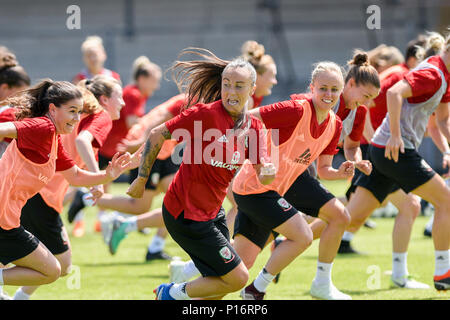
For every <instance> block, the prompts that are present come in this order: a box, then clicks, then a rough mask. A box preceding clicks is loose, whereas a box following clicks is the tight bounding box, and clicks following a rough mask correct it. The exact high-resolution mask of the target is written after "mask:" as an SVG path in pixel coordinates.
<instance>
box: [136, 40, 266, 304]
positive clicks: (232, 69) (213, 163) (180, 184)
mask: <svg viewBox="0 0 450 320" xmlns="http://www.w3.org/2000/svg"><path fill="white" fill-rule="evenodd" d="M183 54H194V55H198V56H199V57H201V58H203V59H202V60H194V61H177V62H176V63H175V64H174V66H173V70H174V72H175V74H174V77H175V81H176V82H177V84H178V85H179V87H182V86H183V85H187V88H188V89H187V92H188V93H189V94H188V105H191V104H192V103H194V102H197V101H199V100H200V99H201V101H203V102H204V103H197V104H196V105H194V106H192V107H190V108H188V109H187V110H185V111H183V112H182V114H181V115H179V116H177V117H175V118H173V119H172V120H169V121H167V122H166V123H164V124H162V125H160V126H158V127H156V128H154V129H153V130H152V131H151V133H150V136H149V140H148V142H147V143H146V147H145V151H144V157H143V160H142V161H141V166H140V167H139V177H138V178H137V179H136V180H135V181H134V182H133V183H132V185H131V186H130V188H129V191H128V194H130V195H131V196H133V197H141V196H142V194H143V192H144V190H145V184H146V182H147V179H148V177H149V175H150V170H151V167H152V165H153V163H154V161H155V159H156V155H157V154H158V152H159V149H160V148H161V145H162V143H163V141H164V140H165V139H168V138H170V137H171V136H172V135H173V138H176V139H177V140H178V141H180V140H182V139H183V140H186V142H187V146H186V149H185V151H184V155H183V162H182V164H181V166H180V169H179V170H178V172H177V174H176V176H175V178H174V180H173V181H172V183H171V184H170V186H169V189H168V191H167V193H166V195H165V197H164V202H163V218H164V223H165V225H166V227H167V230H168V231H169V233H170V235H171V236H172V238H173V239H174V240H175V241H176V242H177V243H178V244H179V245H180V246H181V247H182V248H183V249H184V250H185V251H186V252H187V253H188V254H189V255H190V256H191V258H192V260H193V261H194V263H195V265H196V267H197V268H198V269H199V270H200V272H201V274H202V276H201V277H199V278H197V279H196V280H193V281H189V282H184V283H181V284H174V283H170V284H161V285H160V286H158V287H157V288H156V289H155V293H156V295H157V299H161V300H173V299H176V300H181V299H190V298H219V297H221V296H223V295H225V294H227V293H230V292H234V291H237V290H240V289H241V288H243V287H244V286H245V284H246V282H247V280H248V271H247V268H246V267H245V265H244V263H243V262H242V261H241V259H240V257H239V255H238V254H237V253H236V251H235V250H234V248H233V247H232V246H231V244H230V242H229V232H228V228H227V226H226V221H225V213H224V210H223V208H222V207H221V206H222V202H223V200H224V198H225V196H226V193H227V188H228V185H229V183H230V181H231V180H232V178H233V176H234V174H235V172H236V170H237V169H239V167H240V166H241V165H242V162H243V161H244V160H245V159H249V158H250V159H252V162H253V163H254V165H255V166H257V171H258V173H259V178H260V179H261V181H262V182H263V183H270V182H271V181H272V180H273V178H274V165H273V164H271V163H267V162H265V161H264V160H261V159H260V158H262V157H263V156H264V153H263V151H261V152H259V151H260V150H259V149H264V144H263V143H262V142H261V141H260V139H259V136H260V132H261V130H262V125H261V123H260V122H259V121H258V120H257V119H255V118H253V117H251V116H249V115H248V113H247V108H248V100H249V99H250V98H251V96H252V95H253V94H254V91H255V82H256V71H255V69H254V68H253V66H252V65H251V64H250V63H248V62H247V61H245V60H244V59H242V58H237V59H235V60H233V61H231V62H229V61H224V60H221V59H219V58H217V57H216V56H215V55H213V54H212V53H211V52H209V51H207V50H204V49H191V50H185V51H183ZM220 98H221V99H220ZM211 101H215V102H211ZM199 126H201V128H199ZM199 129H200V130H199ZM203 133H205V134H206V138H205V136H204V135H203ZM199 135H201V136H199ZM211 140H212V141H211ZM246 141H248V143H247V144H246V143H245V142H246ZM255 142H256V143H255ZM258 142H259V143H258ZM246 145H248V147H247V146H246ZM255 149H256V150H255Z"/></svg>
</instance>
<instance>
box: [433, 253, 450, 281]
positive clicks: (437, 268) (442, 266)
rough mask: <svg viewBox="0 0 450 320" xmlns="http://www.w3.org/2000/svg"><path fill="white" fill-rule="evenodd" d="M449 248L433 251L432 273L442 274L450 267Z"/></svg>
mask: <svg viewBox="0 0 450 320" xmlns="http://www.w3.org/2000/svg"><path fill="white" fill-rule="evenodd" d="M449 252H450V251H449V250H443V251H438V250H436V251H434V256H435V264H434V275H435V276H442V275H444V274H445V273H446V272H447V271H448V269H450V260H449Z"/></svg>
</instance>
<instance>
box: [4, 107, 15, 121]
mask: <svg viewBox="0 0 450 320" xmlns="http://www.w3.org/2000/svg"><path fill="white" fill-rule="evenodd" d="M0 109H1V108H0ZM16 111H17V110H16V109H15V108H7V109H5V110H4V111H3V112H0V122H9V121H16V115H15V114H16Z"/></svg>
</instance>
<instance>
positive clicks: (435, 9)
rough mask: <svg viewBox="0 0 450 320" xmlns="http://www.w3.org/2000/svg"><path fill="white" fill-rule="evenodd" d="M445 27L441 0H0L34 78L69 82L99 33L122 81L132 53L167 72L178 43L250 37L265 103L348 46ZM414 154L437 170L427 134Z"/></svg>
mask: <svg viewBox="0 0 450 320" xmlns="http://www.w3.org/2000/svg"><path fill="white" fill-rule="evenodd" d="M73 4H75V5H77V6H79V8H80V9H81V15H80V18H81V20H80V22H81V24H80V29H73V30H69V29H68V28H67V26H66V22H67V19H68V18H69V16H70V14H68V13H67V12H66V10H67V8H68V7H69V6H70V5H73ZM370 5H377V6H379V8H380V9H381V16H380V17H381V21H380V23H381V24H380V26H381V28H380V29H375V30H370V29H369V28H368V27H367V24H366V22H367V19H368V18H369V16H370V13H367V8H368V7H369V6H370ZM448 25H450V2H449V1H445V0H426V1H425V0H384V1H380V0H378V1H377V0H226V1H224V0H166V1H160V0H97V1H90V0H77V1H72V0H71V1H66V0H63V1H59V0H58V1H57V0H38V1H29V0H0V45H4V46H7V47H9V48H10V49H11V50H13V51H14V52H15V54H16V55H17V57H18V59H19V61H20V63H21V64H22V65H23V66H24V68H25V69H26V70H27V72H28V73H29V75H30V77H31V79H32V81H33V83H34V82H35V81H37V80H38V79H41V78H45V77H50V78H52V79H54V80H70V79H72V77H73V76H74V75H75V74H76V73H77V72H79V71H80V70H81V69H82V68H83V63H82V59H81V52H80V45H81V43H82V41H83V40H84V39H85V38H86V37H87V36H89V35H99V36H101V37H102V38H103V41H104V46H105V48H106V51H107V54H108V60H107V61H106V64H105V67H107V68H110V69H112V70H114V71H116V72H118V73H119V74H120V76H121V78H122V81H123V83H124V85H125V84H128V83H129V82H130V76H131V75H130V74H131V65H132V62H133V61H134V59H135V58H136V57H138V56H140V55H146V56H148V57H149V58H150V60H152V61H154V62H155V63H157V64H158V65H160V66H161V67H162V68H163V70H165V69H166V68H167V67H169V66H170V64H171V63H172V62H173V61H174V60H175V59H176V58H177V55H178V53H179V52H180V50H182V49H183V48H185V47H188V46H194V47H203V48H207V49H210V50H211V51H213V52H214V53H215V54H217V55H218V56H219V57H221V58H224V59H230V58H232V57H235V56H236V55H238V54H239V49H240V46H241V45H242V43H243V42H244V41H246V40H249V39H254V40H257V41H258V42H260V43H262V44H263V45H264V46H265V48H266V52H267V53H269V54H271V55H272V56H273V57H274V59H275V61H276V63H277V67H278V77H277V78H278V84H277V85H276V86H275V87H274V89H273V93H272V95H271V96H269V97H266V98H265V99H264V101H263V104H268V103H271V102H275V101H280V100H285V99H287V98H288V96H289V94H291V93H294V92H304V91H305V90H307V86H308V83H309V76H310V73H311V68H312V67H311V65H312V64H313V63H315V62H318V61H321V60H332V61H335V62H337V63H340V64H345V63H346V61H347V60H349V59H350V58H351V55H352V50H353V49H354V48H361V49H364V50H370V49H372V48H374V47H376V46H377V45H379V44H381V43H385V44H386V45H394V46H396V47H397V48H399V49H400V51H402V52H403V51H404V48H405V46H406V43H407V42H408V41H409V40H411V39H413V38H414V37H415V36H416V35H417V34H418V33H420V32H424V31H426V30H428V31H431V30H433V31H439V32H443V31H445V28H446V26H448ZM166 79H168V80H169V79H170V74H167V75H166ZM168 80H164V79H163V80H162V82H161V89H160V90H159V91H157V92H156V93H155V94H154V96H153V97H152V98H150V99H149V101H148V103H147V110H150V109H151V108H152V107H154V106H156V105H158V104H159V103H161V102H163V101H165V100H167V99H168V98H170V97H172V96H173V95H174V94H176V92H177V88H176V86H175V85H174V83H173V82H171V81H168ZM420 152H421V153H422V154H423V156H424V157H425V159H426V160H427V161H428V162H429V163H430V165H431V166H432V167H434V168H435V169H436V170H437V171H439V172H442V168H441V165H440V163H441V155H440V152H439V151H438V150H437V149H436V148H435V147H434V145H433V144H432V143H431V141H430V139H429V138H426V139H425V141H424V143H423V144H422V146H421V149H420ZM337 161H339V159H337Z"/></svg>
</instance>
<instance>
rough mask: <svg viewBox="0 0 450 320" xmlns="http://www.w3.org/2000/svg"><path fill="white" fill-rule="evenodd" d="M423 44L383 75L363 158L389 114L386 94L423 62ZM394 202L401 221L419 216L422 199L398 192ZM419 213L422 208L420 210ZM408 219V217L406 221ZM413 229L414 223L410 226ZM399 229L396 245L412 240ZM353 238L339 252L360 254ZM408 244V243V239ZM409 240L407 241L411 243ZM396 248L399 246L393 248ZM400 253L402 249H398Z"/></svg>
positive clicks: (372, 107)
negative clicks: (405, 238) (369, 142)
mask: <svg viewBox="0 0 450 320" xmlns="http://www.w3.org/2000/svg"><path fill="white" fill-rule="evenodd" d="M423 43H424V40H422V39H421V38H418V39H417V40H413V41H411V42H410V43H409V45H408V47H407V49H406V55H405V57H406V62H405V63H402V64H399V65H395V66H392V67H390V68H388V69H386V70H385V71H383V72H382V73H381V74H380V82H381V88H380V94H379V95H378V96H377V97H376V98H375V99H373V100H372V101H371V102H370V103H369V106H370V108H369V114H368V115H367V118H366V123H365V128H364V137H362V139H361V150H362V156H363V158H364V159H367V158H368V156H367V150H368V147H369V144H368V142H367V141H368V140H369V141H370V139H371V138H372V136H373V134H374V130H375V129H377V128H378V127H379V126H380V125H381V122H382V121H383V119H384V117H385V116H386V113H387V108H386V92H387V90H388V89H389V88H390V87H392V86H393V85H394V84H395V83H396V82H398V81H399V80H401V79H402V78H403V76H404V75H405V74H406V73H407V72H408V71H409V69H410V68H414V67H415V66H417V64H418V63H419V62H420V61H421V60H422V57H423V51H424V49H423V47H421V46H420V45H421V44H423ZM361 174H362V172H360V171H358V170H357V171H356V173H355V176H354V177H353V179H352V182H351V185H350V187H349V189H348V190H347V192H346V197H347V200H348V199H349V198H350V197H351V195H352V193H353V192H354V190H355V188H356V186H355V185H354V183H355V181H356V180H357V179H358V177H359V176H360V175H361ZM387 201H391V202H392V203H393V204H394V205H395V206H396V207H397V208H398V210H399V216H398V217H399V219H408V220H410V221H411V219H412V221H413V220H414V218H415V217H416V216H417V214H418V206H420V199H419V198H418V197H417V196H415V195H412V194H409V195H406V194H405V193H404V192H403V191H401V190H399V191H398V192H397V193H395V194H392V195H391V196H390V197H388V199H387V200H386V201H385V202H387ZM419 210H420V208H419ZM403 217H405V218H403ZM411 226H412V224H411ZM396 229H397V228H395V227H394V230H395V231H394V233H393V237H394V243H396V242H397V240H396V239H397V238H399V240H398V241H401V242H404V240H400V238H402V239H403V237H404V236H406V237H407V238H408V239H409V233H408V234H405V233H404V232H403V230H396ZM353 237H354V235H353V234H352V233H350V232H348V231H347V232H345V233H344V236H343V239H342V241H341V245H340V247H339V253H343V254H346V253H355V254H358V253H359V252H358V251H356V250H355V249H353V247H352V246H351V245H350V242H351V240H352V239H353ZM408 241H409V240H408ZM408 241H407V242H408ZM394 246H396V245H394ZM397 250H399V249H398V248H397Z"/></svg>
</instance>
